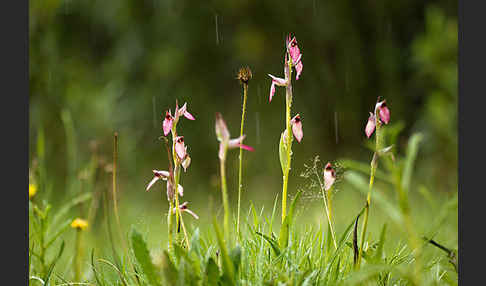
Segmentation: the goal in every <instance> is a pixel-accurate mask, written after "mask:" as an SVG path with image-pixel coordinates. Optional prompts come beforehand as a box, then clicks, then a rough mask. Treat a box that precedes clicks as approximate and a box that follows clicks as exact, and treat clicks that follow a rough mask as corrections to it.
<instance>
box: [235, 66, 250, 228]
mask: <svg viewBox="0 0 486 286" xmlns="http://www.w3.org/2000/svg"><path fill="white" fill-rule="evenodd" d="M251 78H252V73H251V70H250V68H249V67H243V68H241V69H240V70H239V71H238V77H237V79H238V80H239V81H240V83H241V84H242V85H243V106H242V108H241V126H240V137H242V136H243V126H244V124H245V114H246V98H247V93H248V82H249V81H250V79H251ZM238 160H239V168H238V214H237V220H236V233H237V234H238V237H239V234H240V208H241V191H242V189H243V166H242V164H243V148H242V147H241V146H240V156H239V157H238Z"/></svg>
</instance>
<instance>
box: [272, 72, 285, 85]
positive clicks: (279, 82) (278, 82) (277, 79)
mask: <svg viewBox="0 0 486 286" xmlns="http://www.w3.org/2000/svg"><path fill="white" fill-rule="evenodd" d="M268 76H269V77H271V78H272V82H274V83H275V84H276V85H278V86H286V85H287V80H286V79H284V78H280V77H276V76H273V75H271V74H268Z"/></svg>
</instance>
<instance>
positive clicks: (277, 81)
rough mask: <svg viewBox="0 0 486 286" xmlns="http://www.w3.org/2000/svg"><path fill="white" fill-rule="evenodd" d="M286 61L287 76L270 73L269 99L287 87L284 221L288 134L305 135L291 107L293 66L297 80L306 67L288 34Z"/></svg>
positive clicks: (283, 142)
mask: <svg viewBox="0 0 486 286" xmlns="http://www.w3.org/2000/svg"><path fill="white" fill-rule="evenodd" d="M285 47H286V52H285V61H284V76H285V78H279V77H276V76H273V75H271V74H269V76H270V78H271V79H272V84H271V86H270V97H269V101H272V98H273V96H274V95H275V91H276V88H275V87H276V86H282V87H285V94H286V96H285V130H284V131H283V132H282V134H281V136H280V145H279V156H280V164H281V167H282V173H283V178H282V180H283V185H282V222H283V221H284V219H285V216H286V211H287V188H288V179H289V173H290V166H291V160H292V136H291V135H290V136H288V134H290V132H292V133H293V135H294V136H295V138H296V139H297V141H298V142H300V141H301V140H302V138H303V136H304V133H303V131H302V121H301V119H300V115H298V114H297V115H296V116H295V117H294V118H292V119H291V107H292V67H294V68H295V71H296V76H295V80H299V77H300V74H301V73H302V69H303V68H304V66H303V63H302V53H301V52H300V48H299V46H298V45H297V39H296V38H295V37H291V35H288V36H287V39H286V41H285Z"/></svg>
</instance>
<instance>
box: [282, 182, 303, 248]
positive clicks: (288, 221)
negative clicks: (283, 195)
mask: <svg viewBox="0 0 486 286" xmlns="http://www.w3.org/2000/svg"><path fill="white" fill-rule="evenodd" d="M301 193H302V191H298V192H297V194H296V195H295V198H294V200H293V201H292V204H291V205H290V209H289V213H288V214H287V216H285V219H284V222H283V224H282V227H281V229H280V237H279V239H278V241H279V246H280V248H282V249H283V248H286V247H287V245H288V242H289V232H290V227H291V225H292V218H293V216H294V209H295V205H296V204H297V201H298V200H299V197H300V194H301Z"/></svg>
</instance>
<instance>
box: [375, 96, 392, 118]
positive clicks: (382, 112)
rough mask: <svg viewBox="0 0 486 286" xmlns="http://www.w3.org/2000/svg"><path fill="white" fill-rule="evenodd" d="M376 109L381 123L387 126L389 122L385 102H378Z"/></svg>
mask: <svg viewBox="0 0 486 286" xmlns="http://www.w3.org/2000/svg"><path fill="white" fill-rule="evenodd" d="M377 108H378V111H379V112H378V114H379V115H380V119H381V121H382V122H384V123H385V124H388V122H390V109H388V107H387V106H386V101H385V100H383V101H382V102H379V103H378V104H377Z"/></svg>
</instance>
